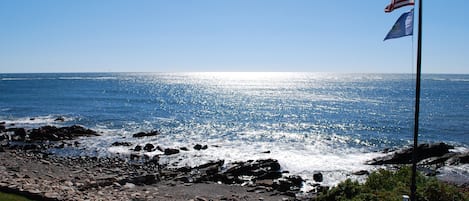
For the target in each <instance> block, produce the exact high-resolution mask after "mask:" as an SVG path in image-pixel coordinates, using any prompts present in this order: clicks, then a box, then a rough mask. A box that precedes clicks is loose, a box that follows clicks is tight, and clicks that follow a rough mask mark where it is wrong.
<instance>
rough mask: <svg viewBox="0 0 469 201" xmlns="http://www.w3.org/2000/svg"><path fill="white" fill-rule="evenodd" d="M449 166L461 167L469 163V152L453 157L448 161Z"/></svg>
mask: <svg viewBox="0 0 469 201" xmlns="http://www.w3.org/2000/svg"><path fill="white" fill-rule="evenodd" d="M446 163H447V164H449V165H459V164H467V163H469V152H466V153H458V154H456V155H455V156H452V157H451V158H449V159H448V160H447V161H446Z"/></svg>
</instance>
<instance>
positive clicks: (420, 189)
mask: <svg viewBox="0 0 469 201" xmlns="http://www.w3.org/2000/svg"><path fill="white" fill-rule="evenodd" d="M411 173H412V171H411V168H409V167H403V168H401V169H400V170H398V171H396V172H393V171H389V170H378V171H376V172H373V173H371V174H370V175H369V176H368V178H367V180H366V182H365V183H363V184H360V183H358V182H356V181H352V180H350V179H347V180H345V181H343V182H341V183H340V184H339V185H337V186H336V187H333V188H331V189H329V190H328V191H326V192H324V193H321V194H320V195H319V196H318V197H317V199H316V200H318V201H339V200H340V201H346V200H349V201H401V200H402V195H409V194H410V190H409V189H410V178H411ZM416 181H417V194H416V196H417V200H419V201H436V200H440V201H465V200H469V193H468V192H463V191H460V190H459V189H458V188H457V187H455V186H452V185H449V184H446V183H442V182H440V181H438V180H437V179H436V178H430V177H425V176H423V175H422V174H417V177H416Z"/></svg>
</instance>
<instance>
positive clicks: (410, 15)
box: [384, 9, 414, 40]
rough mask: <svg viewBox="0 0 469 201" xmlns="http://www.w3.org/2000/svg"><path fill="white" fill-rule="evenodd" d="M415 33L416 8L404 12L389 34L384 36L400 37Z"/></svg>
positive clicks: (390, 37)
mask: <svg viewBox="0 0 469 201" xmlns="http://www.w3.org/2000/svg"><path fill="white" fill-rule="evenodd" d="M413 33H414V9H412V10H410V11H409V12H406V13H404V14H402V15H401V16H400V17H399V19H397V21H396V23H395V24H394V26H392V28H391V30H390V31H389V33H388V35H386V37H385V38H384V40H387V39H393V38H400V37H403V36H410V35H412V34H413Z"/></svg>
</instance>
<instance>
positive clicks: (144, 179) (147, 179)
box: [126, 174, 158, 185]
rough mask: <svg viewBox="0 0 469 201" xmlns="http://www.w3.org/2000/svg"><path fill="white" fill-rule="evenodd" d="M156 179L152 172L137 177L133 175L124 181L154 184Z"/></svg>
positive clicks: (137, 183)
mask: <svg viewBox="0 0 469 201" xmlns="http://www.w3.org/2000/svg"><path fill="white" fill-rule="evenodd" d="M157 181H158V178H157V176H155V175H153V174H147V175H141V176H137V177H133V178H131V179H130V180H128V181H126V182H127V183H133V184H136V185H143V184H145V185H151V184H155V183H156V182H157Z"/></svg>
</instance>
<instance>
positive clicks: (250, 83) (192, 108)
mask: <svg viewBox="0 0 469 201" xmlns="http://www.w3.org/2000/svg"><path fill="white" fill-rule="evenodd" d="M0 91H1V92H0V121H6V122H7V124H10V123H14V124H16V126H19V127H38V126H43V125H56V126H64V125H73V124H80V125H83V126H85V127H89V128H91V129H94V130H98V131H99V132H102V135H101V136H100V137H96V138H83V139H80V142H81V148H79V149H63V150H52V151H55V152H56V153H57V154H65V155H84V154H86V155H90V154H92V155H97V156H110V155H117V154H119V155H128V154H130V153H132V151H131V150H130V149H131V148H133V147H134V146H135V145H142V146H143V145H145V144H146V143H152V144H154V145H155V146H161V147H164V148H180V147H188V148H189V151H182V152H181V153H180V154H177V155H172V156H167V157H163V158H162V159H161V160H162V162H165V163H168V164H169V165H174V166H184V165H192V166H194V165H198V164H201V163H203V162H206V161H208V160H217V159H223V160H225V162H227V163H228V162H233V161H240V160H248V159H260V158H274V159H277V160H278V161H279V162H280V164H281V166H282V168H283V169H284V170H288V171H290V172H291V173H292V174H299V175H302V176H303V177H306V178H310V177H311V175H312V174H313V173H316V172H321V173H323V174H324V179H325V180H324V184H325V185H333V184H336V183H337V182H338V181H340V180H341V179H344V178H346V177H349V176H350V175H352V173H353V172H355V171H360V170H371V169H373V168H376V167H371V166H367V165H365V164H364V163H365V162H366V161H367V160H370V159H372V158H374V157H377V156H381V155H383V154H382V153H381V152H380V151H381V150H383V149H385V148H391V149H392V148H402V147H404V146H408V145H410V144H411V143H412V140H413V126H414V104H415V103H414V97H415V78H414V75H411V74H337V73H285V72H278V73H271V72H269V73H264V72H256V73H234V72H230V73H222V72H220V73H67V74H61V73H48V74H0ZM421 95H422V96H421V106H420V111H421V113H420V136H419V140H420V142H440V141H443V142H446V143H450V144H453V145H455V146H457V147H458V149H460V150H467V149H468V147H469V75H440V74H426V75H423V78H422V93H421ZM57 117H64V119H65V121H64V122H59V121H54V120H55V119H56V118H57ZM151 130H159V131H161V135H159V136H154V137H145V138H132V134H133V133H136V132H140V131H151ZM116 141H119V142H122V141H126V142H131V143H133V146H132V147H123V146H117V147H113V146H111V144H112V143H113V142H116ZM195 144H203V145H205V144H207V145H208V146H209V148H208V149H207V150H204V151H196V150H193V149H192V147H193V146H194V145H195ZM145 154H147V155H149V156H153V155H156V154H161V152H159V151H154V152H149V153H145ZM465 168H466V167H463V168H462V169H463V170H464V169H465ZM460 169H461V168H460ZM467 173H468V172H467V171H466V172H465V173H464V171H463V174H467Z"/></svg>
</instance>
